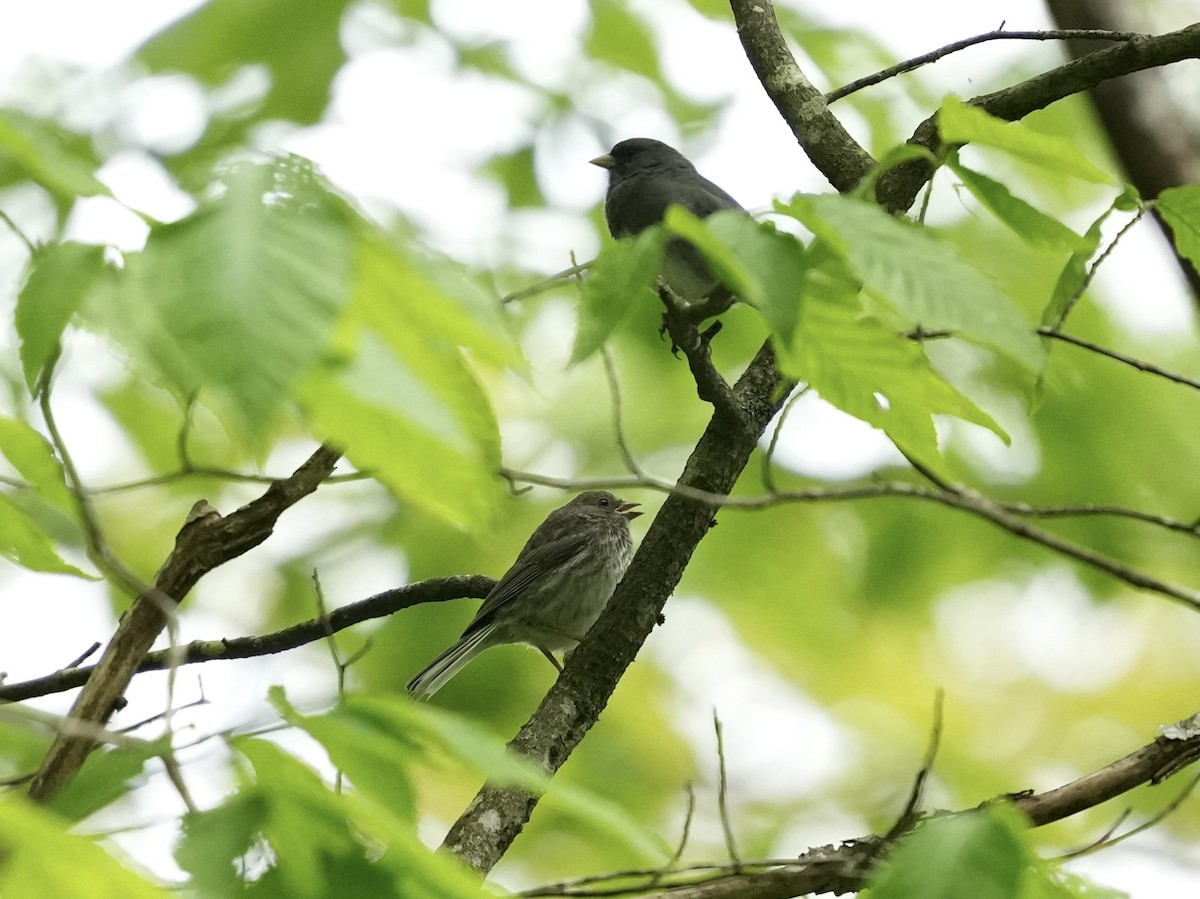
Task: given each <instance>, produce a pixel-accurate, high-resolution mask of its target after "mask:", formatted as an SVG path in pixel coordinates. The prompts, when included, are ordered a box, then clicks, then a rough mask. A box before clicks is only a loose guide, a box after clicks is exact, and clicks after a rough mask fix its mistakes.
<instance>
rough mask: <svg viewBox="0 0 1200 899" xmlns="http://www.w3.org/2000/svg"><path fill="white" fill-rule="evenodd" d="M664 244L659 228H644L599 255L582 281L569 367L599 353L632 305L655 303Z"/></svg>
mask: <svg viewBox="0 0 1200 899" xmlns="http://www.w3.org/2000/svg"><path fill="white" fill-rule="evenodd" d="M666 240H667V238H666V235H665V234H664V233H663V231H662V230H661V229H660V228H648V229H646V230H645V231H643V232H642V233H641V234H639V235H638V236H637V237H635V238H633V239H632V240H618V241H616V242H615V243H612V244H609V245H607V246H605V247H604V248H603V249H602V250H601V251H600V255H599V256H598V257H596V261H595V262H594V263H593V264H592V267H591V270H590V271H589V272H588V274H587V277H586V278H585V279H584V281H583V290H582V291H581V299H580V303H579V330H578V331H577V332H576V334H575V346H574V347H573V348H572V349H571V360H570V364H571V365H576V364H578V363H580V362H582V361H583V360H584V359H586V358H587V357H588V356H590V355H592V353H594V352H596V350H598V349H600V347H602V346H603V345H604V342H605V341H606V340H608V338H609V336H610V335H611V334H612V333H613V331H615V330H616V329H617V327H618V326H620V324H621V323H622V322H623V321H624V320H625V319H626V318H628V317H629V314H630V313H631V312H632V311H633V309H634V307H635V306H636V304H638V303H657V302H658V298H657V296H656V295H655V293H654V290H653V289H652V288H653V285H654V283H655V280H656V279H657V278H658V271H659V268H660V267H661V266H662V258H663V247H664V246H666Z"/></svg>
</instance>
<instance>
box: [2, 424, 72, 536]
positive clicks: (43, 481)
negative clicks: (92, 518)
mask: <svg viewBox="0 0 1200 899" xmlns="http://www.w3.org/2000/svg"><path fill="white" fill-rule="evenodd" d="M0 453H3V454H4V458H6V459H7V460H8V461H9V462H10V463H11V464H12V467H13V468H15V469H16V470H17V472H18V473H19V474H20V475H21V477H22V478H24V479H25V483H27V484H28V485H29V486H30V487H32V488H33V490H34V491H35V492H36V493H37V494H38V495H39V496H40V497H42V499H44V500H45V501H46V502H48V503H49V504H50V505H52V506H54V507H55V508H57V509H61V510H63V511H64V512H69V513H71V514H72V515H73V514H75V512H76V507H75V497H74V496H72V494H71V491H70V490H69V489H68V488H67V479H66V476H65V475H64V474H63V468H62V465H61V464H60V463H59V461H58V456H56V455H55V454H54V450H53V449H52V448H51V446H50V444H49V443H48V442H47V441H46V438H45V437H43V436H42V435H41V434H39V433H38V432H37V431H35V430H34V429H33V428H32V427H30V426H29V425H28V424H26V423H25V422H23V421H16V420H14V419H11V418H3V417H0Z"/></svg>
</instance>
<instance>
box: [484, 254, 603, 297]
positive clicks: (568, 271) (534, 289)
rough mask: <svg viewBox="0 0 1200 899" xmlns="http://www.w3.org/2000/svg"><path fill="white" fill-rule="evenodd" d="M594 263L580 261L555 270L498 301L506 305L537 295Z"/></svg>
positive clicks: (580, 272) (583, 270) (585, 269)
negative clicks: (551, 273) (558, 270)
mask: <svg viewBox="0 0 1200 899" xmlns="http://www.w3.org/2000/svg"><path fill="white" fill-rule="evenodd" d="M594 264H595V263H594V261H593V262H582V263H580V264H578V265H572V266H571V267H570V268H565V269H563V270H562V271H561V272H556V273H555V274H553V275H550V276H548V277H546V278H543V279H542V280H540V281H535V282H534V283H533V284H530V285H529V286H528V287H523V288H521V289H520V290H515V291H513V292H512V293H510V294H507V295H505V296H503V297H501V298H500V302H501V303H502V304H504V305H507V304H509V303H515V302H517V301H518V300H525V299H528V298H529V297H533V296H537V295H538V294H539V293H545V292H546V291H548V290H553V289H554V288H555V287H558V285H559V284H561V283H562V282H563V281H566V280H567V279H568V278H573V277H575V276H576V275H578V274H582V273H583V272H586V271H587V270H588V269H589V268H591V267H592V266H593V265H594Z"/></svg>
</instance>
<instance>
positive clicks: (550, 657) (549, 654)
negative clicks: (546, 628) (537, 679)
mask: <svg viewBox="0 0 1200 899" xmlns="http://www.w3.org/2000/svg"><path fill="white" fill-rule="evenodd" d="M538 652H540V653H541V654H542V655H544V656H545V657H546V658H547V659H548V660H549V662H550V664H551V665H553V666H554V670H555V671H557V672H558V673H559V674H562V665H560V664H559V663H558V659H556V658H554V653H552V652H551V651H550V650H548V649H544V648H542V647H541V646H539V647H538Z"/></svg>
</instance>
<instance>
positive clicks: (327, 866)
mask: <svg viewBox="0 0 1200 899" xmlns="http://www.w3.org/2000/svg"><path fill="white" fill-rule="evenodd" d="M233 746H234V748H235V749H237V751H238V752H240V753H241V754H242V755H243V756H244V757H245V758H246V759H247V760H249V762H250V764H251V765H253V767H254V775H255V783H254V786H253V787H252V788H249V791H250V795H254V796H257V797H258V798H259V799H260V800H261V802H262V803H263V813H262V816H261V832H262V834H263V836H264V837H266V839H267V841H268V842H269V843H270V845H271V848H272V850H273V853H274V857H275V861H276V863H275V865H274V867H273V868H272V870H271V871H270V872H268V875H267V878H271V879H277V880H278V881H279V883H278V884H274V883H273V882H272V880H267V883H268V884H269V885H270V886H272V887H278V889H277V890H275V891H273V892H272V891H269V892H268V895H280V896H289V897H307V896H312V897H326V896H364V897H365V896H371V897H379V899H387V897H396V899H407V897H410V896H431V897H446V899H458V897H464V899H467V897H469V899H480V897H482V896H484V895H485V893H484V891H483V888H482V886H481V885H480V883H479V881H478V879H477V878H476V877H474V876H473V875H471V874H469V873H468V872H467V871H466V869H464V868H463V867H462V865H461V864H460V863H459V862H458V861H456V860H454V859H452V858H450V857H448V856H445V855H442V854H438V853H435V852H433V851H432V850H430V849H428V848H427V847H426V846H424V845H423V844H422V843H421V842H420V840H418V839H417V835H416V831H415V828H414V827H412V826H411V824H410V823H409V822H407V821H402V820H401V819H399V818H397V817H396V815H395V814H394V810H393V809H390V808H388V807H386V806H384V805H383V804H382V803H379V802H378V801H377V800H376V799H375V798H374V797H372V796H368V795H363V794H360V793H357V792H351V793H345V794H337V793H334V792H333V791H332V790H331V789H329V788H328V787H327V786H326V785H325V784H324V783H322V782H321V779H320V778H319V777H318V776H317V775H316V773H315V772H313V771H312V770H311V769H309V768H308V767H306V766H305V765H303V764H302V763H301V762H300V761H298V760H297V759H296V758H294V757H293V756H291V755H289V754H287V753H286V752H284V751H283V750H282V749H280V748H279V747H278V746H275V745H273V744H271V743H268V742H266V741H265V740H261V739H237V740H235V741H233ZM243 833H244V829H243ZM238 842H240V840H239V841H238ZM379 847H386V851H383V852H382V853H381V852H380V851H379ZM264 879H265V880H266V878H264Z"/></svg>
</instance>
